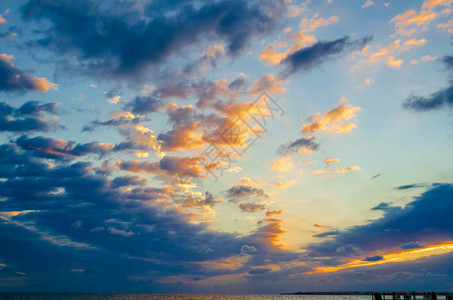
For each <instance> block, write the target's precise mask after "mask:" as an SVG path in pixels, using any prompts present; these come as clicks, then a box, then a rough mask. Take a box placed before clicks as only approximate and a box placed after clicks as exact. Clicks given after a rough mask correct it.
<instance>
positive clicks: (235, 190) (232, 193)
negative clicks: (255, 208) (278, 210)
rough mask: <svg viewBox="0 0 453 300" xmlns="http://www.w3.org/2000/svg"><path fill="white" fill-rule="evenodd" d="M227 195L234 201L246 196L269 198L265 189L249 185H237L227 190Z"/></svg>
mask: <svg viewBox="0 0 453 300" xmlns="http://www.w3.org/2000/svg"><path fill="white" fill-rule="evenodd" d="M225 194H226V197H227V198H229V199H230V201H232V202H236V201H238V200H240V199H244V198H249V197H252V198H268V197H269V195H267V194H266V193H265V192H264V190H263V189H258V188H254V187H252V186H249V185H236V186H233V187H231V188H230V189H228V190H227V191H225Z"/></svg>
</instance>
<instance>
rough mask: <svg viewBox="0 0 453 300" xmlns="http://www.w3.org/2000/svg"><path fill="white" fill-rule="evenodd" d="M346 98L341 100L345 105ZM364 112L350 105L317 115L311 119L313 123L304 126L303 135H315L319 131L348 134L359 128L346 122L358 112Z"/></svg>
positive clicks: (343, 105) (341, 105)
mask: <svg viewBox="0 0 453 300" xmlns="http://www.w3.org/2000/svg"><path fill="white" fill-rule="evenodd" d="M344 101H345V98H342V99H340V103H343V102H344ZM360 110H362V108H360V107H353V106H352V105H350V104H344V103H343V104H340V106H338V107H337V108H334V109H332V110H330V111H328V112H327V113H317V114H314V115H312V116H311V117H310V118H309V121H310V122H311V123H310V124H308V125H303V126H302V132H303V133H314V132H317V131H321V130H324V131H329V132H335V133H346V132H349V131H351V130H352V129H353V128H355V127H357V125H356V124H355V123H346V121H348V120H350V119H352V118H354V117H355V113H356V112H357V111H360Z"/></svg>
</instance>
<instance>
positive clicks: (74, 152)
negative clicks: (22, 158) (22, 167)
mask: <svg viewBox="0 0 453 300" xmlns="http://www.w3.org/2000/svg"><path fill="white" fill-rule="evenodd" d="M15 143H16V144H17V145H18V146H19V147H21V148H22V149H23V150H25V151H30V152H32V153H33V155H34V156H37V157H44V158H53V159H74V158H76V157H80V156H84V155H87V154H99V155H105V154H107V153H110V152H111V151H112V149H113V145H112V144H105V143H97V142H91V143H86V144H75V143H74V142H67V141H64V140H55V139H53V138H45V137H42V136H37V137H32V138H28V137H27V136H21V137H19V138H18V139H17V140H16V141H15Z"/></svg>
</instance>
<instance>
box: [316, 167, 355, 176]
mask: <svg viewBox="0 0 453 300" xmlns="http://www.w3.org/2000/svg"><path fill="white" fill-rule="evenodd" d="M357 170H360V167H359V166H350V167H343V168H340V169H330V170H327V171H324V170H315V171H313V174H314V175H320V174H332V173H335V174H343V173H348V172H352V171H357Z"/></svg>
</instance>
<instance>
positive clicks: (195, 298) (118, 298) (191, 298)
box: [0, 293, 372, 300]
mask: <svg viewBox="0 0 453 300" xmlns="http://www.w3.org/2000/svg"><path fill="white" fill-rule="evenodd" d="M0 299H24V300H28V299H30V300H32V299H36V300H41V299H51V300H54V299H55V300H57V299H62V300H63V299H86V300H91V299H93V300H94V299H108V300H132V299H139V300H145V299H150V300H217V299H220V300H230V299H237V300H298V299H301V300H327V299H332V300H349V299H351V300H371V299H372V298H371V295H369V296H351V295H344V296H342V295H288V296H286V295H285V296H281V295H156V294H21V293H14V294H0Z"/></svg>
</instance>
